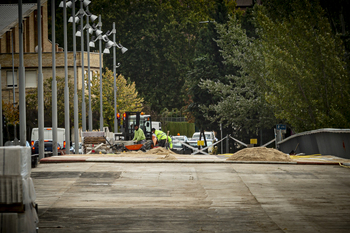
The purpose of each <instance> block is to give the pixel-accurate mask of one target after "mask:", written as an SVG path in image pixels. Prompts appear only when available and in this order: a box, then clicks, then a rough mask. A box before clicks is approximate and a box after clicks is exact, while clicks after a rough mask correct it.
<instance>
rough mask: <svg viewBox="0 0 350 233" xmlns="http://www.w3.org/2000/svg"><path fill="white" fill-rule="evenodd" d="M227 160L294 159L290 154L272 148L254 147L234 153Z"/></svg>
mask: <svg viewBox="0 0 350 233" xmlns="http://www.w3.org/2000/svg"><path fill="white" fill-rule="evenodd" d="M227 160H235V161H279V162H281V161H282V162H290V161H292V160H291V158H290V157H289V155H287V154H285V153H283V152H281V151H279V150H276V149H272V148H266V147H253V148H246V149H243V150H240V151H238V152H236V153H234V154H233V155H232V156H231V157H229V158H228V159H227Z"/></svg>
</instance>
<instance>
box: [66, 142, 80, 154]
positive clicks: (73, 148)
mask: <svg viewBox="0 0 350 233" xmlns="http://www.w3.org/2000/svg"><path fill="white" fill-rule="evenodd" d="M82 146H83V145H82V143H81V142H79V154H82V153H83V147H82ZM69 151H70V153H72V154H75V143H74V142H73V143H72V146H71V147H70V149H69Z"/></svg>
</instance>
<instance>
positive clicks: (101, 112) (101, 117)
mask: <svg viewBox="0 0 350 233" xmlns="http://www.w3.org/2000/svg"><path fill="white" fill-rule="evenodd" d="M98 24H99V26H100V30H101V31H102V22H101V15H99V16H98ZM99 47H100V131H103V108H102V41H101V38H100V39H99Z"/></svg>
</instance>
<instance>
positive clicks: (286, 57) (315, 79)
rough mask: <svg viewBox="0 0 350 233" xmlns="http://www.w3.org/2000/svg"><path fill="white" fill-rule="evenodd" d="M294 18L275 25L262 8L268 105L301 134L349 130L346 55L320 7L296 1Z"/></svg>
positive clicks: (259, 16)
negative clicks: (318, 130)
mask: <svg viewBox="0 0 350 233" xmlns="http://www.w3.org/2000/svg"><path fill="white" fill-rule="evenodd" d="M291 6H292V8H291V11H290V12H289V17H286V18H283V19H280V20H278V21H277V20H275V21H274V20H272V19H271V18H269V17H268V16H267V15H266V14H265V13H264V11H263V10H262V9H259V8H257V10H256V12H255V13H256V17H257V23H258V24H259V26H260V30H259V32H260V33H259V34H260V36H261V40H260V43H261V44H262V46H263V47H262V54H263V55H264V58H265V68H266V70H265V73H266V74H267V75H266V76H264V77H263V78H262V79H263V82H264V83H266V85H267V87H268V88H267V92H266V99H267V101H268V102H269V103H270V104H271V105H272V106H273V107H274V108H275V115H276V117H278V118H281V119H286V120H287V121H288V122H289V123H290V124H291V125H292V126H293V127H294V129H295V130H296V131H304V130H312V129H317V128H324V127H339V128H344V127H349V126H350V125H349V123H350V121H349V120H345V119H350V118H349V117H350V115H349V111H348V110H346V109H348V107H347V104H346V101H345V100H346V98H349V91H350V89H349V75H348V73H347V72H346V69H345V63H344V62H343V60H342V59H343V53H344V49H343V48H342V47H341V46H339V45H340V44H341V41H340V40H339V38H337V37H336V36H334V35H333V33H332V30H331V27H330V25H329V23H328V20H327V18H325V16H324V12H323V10H322V9H321V7H320V6H319V5H317V4H314V5H311V4H310V3H309V2H308V1H304V0H295V1H292V4H291Z"/></svg>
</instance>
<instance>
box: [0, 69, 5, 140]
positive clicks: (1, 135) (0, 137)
mask: <svg viewBox="0 0 350 233" xmlns="http://www.w3.org/2000/svg"><path fill="white" fill-rule="evenodd" d="M0 83H2V82H1V64H0ZM0 116H1V123H0V146H3V145H4V130H3V125H2V123H3V118H2V88H0Z"/></svg>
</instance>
